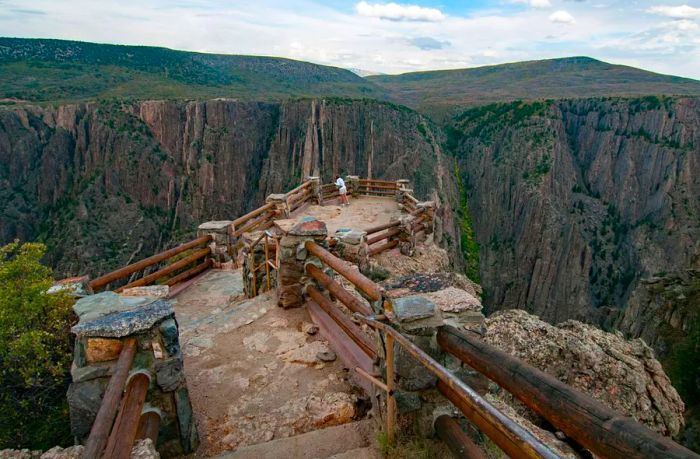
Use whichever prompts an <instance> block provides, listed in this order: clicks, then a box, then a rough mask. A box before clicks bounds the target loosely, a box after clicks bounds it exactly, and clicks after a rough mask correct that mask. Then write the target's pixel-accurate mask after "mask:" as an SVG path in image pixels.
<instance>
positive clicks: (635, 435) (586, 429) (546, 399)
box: [304, 223, 699, 458]
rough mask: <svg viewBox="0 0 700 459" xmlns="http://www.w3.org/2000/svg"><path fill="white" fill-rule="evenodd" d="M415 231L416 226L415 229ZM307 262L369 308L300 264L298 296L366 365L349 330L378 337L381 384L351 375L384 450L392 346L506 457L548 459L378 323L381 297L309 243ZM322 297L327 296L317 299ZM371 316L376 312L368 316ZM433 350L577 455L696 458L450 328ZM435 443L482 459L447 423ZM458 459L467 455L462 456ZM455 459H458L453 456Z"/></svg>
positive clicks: (362, 345)
mask: <svg viewBox="0 0 700 459" xmlns="http://www.w3.org/2000/svg"><path fill="white" fill-rule="evenodd" d="M418 224H419V225H420V223H418ZM393 228H395V226H394V224H387V225H382V226H379V227H376V228H372V229H371V231H372V234H374V233H377V232H380V231H384V230H391V229H393ZM304 247H305V248H306V250H307V251H308V252H309V254H311V255H313V256H315V257H317V258H318V259H319V260H320V261H321V262H322V263H323V264H324V265H325V266H327V267H329V268H331V269H332V270H333V271H335V272H336V273H337V274H339V275H340V276H342V277H344V278H345V279H346V280H347V281H348V282H350V284H352V285H353V286H354V287H355V288H356V289H357V290H358V291H359V292H360V293H361V294H362V296H363V297H365V299H367V301H369V302H370V304H371V305H373V306H372V307H368V306H367V305H366V304H365V302H363V301H361V300H360V299H359V298H358V297H357V296H355V295H353V294H351V293H350V292H348V291H347V290H346V289H345V288H344V287H343V286H342V285H341V284H340V283H339V282H337V281H336V280H334V279H333V278H332V277H331V276H329V275H328V274H326V272H324V270H323V269H321V268H319V267H318V266H316V265H314V264H312V263H307V264H306V265H305V270H306V274H307V275H308V276H309V277H310V278H311V279H313V280H314V281H316V283H317V285H318V287H317V286H314V285H308V286H307V287H306V294H307V295H308V297H309V299H310V300H311V301H312V302H313V303H315V304H317V305H318V306H319V307H320V308H321V309H322V310H323V311H324V312H325V313H326V314H327V316H328V317H329V318H330V319H332V321H333V322H334V323H335V324H336V325H337V330H339V333H342V334H344V335H346V336H347V337H348V338H349V339H350V340H351V341H352V342H353V343H355V344H356V345H357V347H358V348H359V349H361V351H362V353H363V354H364V355H366V356H367V357H368V358H369V359H371V360H372V361H374V362H375V363H377V362H378V356H379V354H380V353H379V352H378V349H377V344H375V343H381V342H382V339H380V340H376V341H375V340H372V339H369V337H368V336H367V334H366V333H365V332H364V331H362V330H361V328H360V327H358V325H357V323H356V322H359V323H364V324H366V325H368V326H369V327H371V328H373V329H375V330H377V331H379V332H381V335H382V337H383V342H384V349H383V355H384V360H385V365H386V382H384V381H381V380H380V379H379V374H378V373H376V372H370V371H366V370H365V369H363V368H360V367H357V368H354V369H353V370H354V373H355V374H356V375H358V377H361V378H364V379H365V380H366V381H368V382H370V383H371V384H373V385H374V386H375V387H378V388H379V389H381V390H383V391H385V392H386V395H387V399H386V400H387V405H386V406H387V432H388V435H389V441H390V443H391V442H393V441H394V429H395V426H396V420H395V418H396V400H395V398H394V391H395V388H394V387H395V386H394V384H395V378H394V373H395V372H394V366H395V362H394V352H395V345H398V346H400V347H401V348H403V350H404V351H405V352H406V354H408V355H410V356H412V357H413V358H414V359H415V360H416V361H417V362H418V363H420V364H421V365H422V366H423V367H424V368H425V369H426V370H427V371H429V372H430V373H432V374H433V375H434V376H436V377H437V379H438V384H437V389H438V390H439V391H440V392H441V393H442V394H443V395H444V396H445V397H446V398H447V399H448V400H450V401H451V402H452V404H453V405H454V406H455V407H457V408H458V409H459V410H460V411H461V412H462V413H463V414H464V416H465V417H466V418H467V419H469V420H470V421H471V422H472V423H473V424H474V425H476V426H477V427H478V428H479V429H480V430H481V431H482V432H483V433H484V434H485V435H486V436H488V437H489V438H490V439H491V440H492V441H493V442H494V443H495V444H496V445H498V446H499V447H500V448H501V449H502V450H503V451H504V452H505V453H506V454H508V455H509V456H511V457H527V458H556V457H558V456H557V455H556V454H555V453H554V452H553V451H552V450H550V449H549V448H548V447H547V446H546V445H544V444H543V443H542V442H541V441H540V440H539V439H537V438H536V437H535V436H534V435H533V434H531V433H530V432H529V431H527V430H525V429H524V428H523V427H522V426H520V425H519V424H518V423H516V422H514V421H513V420H511V419H509V418H508V417H507V416H505V415H504V414H503V413H501V412H500V411H498V410H497V409H496V408H495V407H493V406H492V405H491V404H489V403H488V402H487V401H486V400H485V399H484V398H483V397H481V396H480V395H479V394H478V393H477V392H475V391H474V390H473V389H472V388H471V387H469V386H467V385H466V384H465V383H464V382H463V381H462V380H461V379H459V378H458V377H456V376H455V375H454V374H453V373H452V372H450V371H449V370H447V369H446V368H445V367H444V366H442V365H440V364H439V363H438V362H437V361H435V360H434V359H433V358H432V357H430V356H429V355H428V354H427V353H426V352H425V351H423V350H422V349H420V348H419V347H417V346H416V345H415V344H414V343H413V342H411V341H410V340H409V339H408V338H407V337H405V336H404V335H402V334H401V333H400V332H398V331H397V330H396V329H394V328H393V327H392V326H391V325H390V324H389V323H387V322H385V320H386V317H385V316H384V313H383V312H384V311H385V310H387V311H390V310H391V302H390V301H389V300H387V299H385V298H384V292H383V290H382V289H381V288H380V287H379V286H378V285H377V284H375V283H374V282H372V281H371V280H370V279H368V278H367V277H365V276H364V275H362V274H361V273H360V272H359V271H357V270H356V269H354V268H353V267H350V266H348V264H347V263H346V262H344V261H343V260H341V259H339V258H337V257H336V256H334V255H333V254H331V253H330V252H328V251H327V250H326V249H324V248H323V247H321V246H320V245H318V244H317V243H315V242H312V241H307V242H306V243H305V245H304ZM323 290H326V291H327V292H328V293H327V294H326V293H323ZM331 298H335V299H336V300H338V301H339V302H340V303H341V304H343V305H344V306H345V307H346V308H347V309H348V310H349V311H351V312H352V313H353V316H354V320H352V319H351V318H350V317H348V316H347V315H346V314H345V313H343V311H342V310H341V308H339V307H338V306H336V304H334V302H333V301H332V300H331ZM373 311H381V313H377V314H375V313H374V312H373ZM437 340H438V344H439V345H440V346H441V348H442V349H443V350H444V351H445V352H447V353H449V354H452V355H454V356H455V357H457V358H458V359H460V360H461V361H462V362H464V363H465V364H467V365H469V366H470V367H472V368H473V369H475V370H477V371H479V372H481V373H483V374H484V375H485V376H486V377H488V378H490V379H492V380H493V381H494V382H495V383H496V384H498V385H499V386H501V387H502V388H503V389H505V390H508V391H510V392H511V393H512V394H513V395H514V396H515V397H516V398H518V399H519V400H521V401H522V402H523V403H525V405H527V406H528V407H530V408H531V409H532V410H533V411H535V412H537V413H538V414H540V415H541V416H543V417H544V418H545V419H547V420H548V421H549V422H550V423H551V424H552V425H553V426H555V427H556V428H557V429H558V430H561V431H562V432H564V433H565V434H566V435H567V436H568V437H569V438H570V439H571V440H573V441H574V442H576V443H578V445H579V447H582V448H586V449H588V450H590V451H592V452H593V453H594V454H596V455H598V456H599V457H605V458H619V457H623V458H656V457H669V458H698V457H699V456H698V455H696V454H695V453H693V452H691V451H690V450H688V449H686V448H684V447H683V446H681V445H678V444H677V443H675V442H674V441H673V440H672V439H670V438H667V437H663V436H661V435H660V434H657V433H656V432H653V431H651V430H650V429H648V428H647V427H645V426H643V425H642V424H640V423H638V422H637V421H635V420H634V419H632V418H630V417H628V416H623V415H621V414H619V413H616V412H615V411H613V410H612V409H610V408H607V407H605V406H604V405H602V404H601V403H600V402H598V401H596V400H595V399H593V398H592V397H590V396H588V395H586V394H583V393H581V392H579V391H577V390H575V389H573V388H572V387H570V386H567V385H566V384H564V383H562V382H561V381H559V380H557V379H556V378H554V377H552V376H550V375H547V374H545V373H543V372H542V371H540V370H537V369H536V368H534V367H532V366H530V365H528V364H526V363H524V362H522V361H520V360H518V359H517V358H515V357H512V356H510V355H509V354H507V353H505V352H502V351H500V350H497V349H495V348H493V347H492V346H489V345H488V344H486V343H484V342H482V341H481V340H479V339H478V338H476V337H472V336H470V335H467V334H465V333H464V332H462V331H458V330H457V329H455V328H453V327H450V326H442V327H440V328H439V329H438V335H437ZM435 428H436V430H437V432H438V435H439V436H440V437H441V438H443V439H444V440H445V441H446V443H447V444H448V446H449V447H450V448H451V449H452V450H453V451H455V452H456V455H457V457H477V458H480V457H483V453H481V452H480V451H479V450H478V447H476V445H474V443H473V442H472V441H471V440H470V439H469V438H468V437H467V436H466V435H465V434H464V433H463V432H462V431H461V430H460V428H459V426H458V425H457V424H456V423H455V422H453V421H451V420H450V419H444V418H443V419H441V420H439V422H437V421H436V423H435ZM465 451H471V453H469V455H468V456H464V454H465ZM460 455H461V456H460Z"/></svg>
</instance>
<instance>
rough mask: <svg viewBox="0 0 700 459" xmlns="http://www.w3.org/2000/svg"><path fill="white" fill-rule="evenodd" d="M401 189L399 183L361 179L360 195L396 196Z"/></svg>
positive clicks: (359, 184)
mask: <svg viewBox="0 0 700 459" xmlns="http://www.w3.org/2000/svg"><path fill="white" fill-rule="evenodd" d="M398 189H399V183H398V182H392V181H388V180H371V179H360V180H359V182H358V190H357V192H358V194H364V195H370V196H395V195H396V191H397V190H398Z"/></svg>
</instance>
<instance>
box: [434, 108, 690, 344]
mask: <svg viewBox="0 0 700 459" xmlns="http://www.w3.org/2000/svg"><path fill="white" fill-rule="evenodd" d="M448 133H449V139H448V140H449V142H448V143H450V145H451V148H452V149H453V150H454V151H455V152H456V155H457V157H458V160H459V164H460V170H461V173H462V181H463V182H464V183H465V189H466V196H467V201H468V204H469V209H470V211H471V217H472V220H473V225H474V230H475V233H476V236H477V240H478V242H479V244H480V247H481V251H480V256H481V258H480V268H481V269H480V270H481V280H482V285H483V287H484V289H485V292H486V305H487V307H488V308H490V309H491V310H495V309H525V310H527V311H529V312H533V313H535V314H538V315H540V316H542V317H543V318H544V319H546V320H548V321H551V322H558V321H563V320H567V319H572V318H573V319H582V320H586V321H595V322H598V323H607V324H612V323H614V322H615V321H616V320H617V319H616V316H617V311H616V310H615V308H617V307H622V308H624V306H625V305H626V304H627V303H628V301H629V298H630V297H631V296H633V294H634V292H635V291H636V290H637V289H638V288H639V286H640V280H641V279H644V278H648V277H651V276H653V275H654V274H657V273H663V272H671V271H674V270H678V269H686V268H690V267H696V266H697V263H698V254H699V251H700V246H699V245H698V236H700V201H699V200H698V196H700V181H699V180H698V178H697V177H698V174H699V173H700V155H699V152H700V100H699V99H694V98H656V97H646V98H642V99H590V100H576V101H558V102H552V101H549V102H535V103H528V104H525V103H520V102H515V103H513V104H502V105H491V106H486V107H480V108H477V109H473V110H469V111H467V112H464V113H463V114H462V115H460V116H459V117H457V118H456V119H455V122H454V125H453V126H452V127H451V128H450V129H449V131H448ZM622 325H623V330H624V331H633V330H634V329H635V328H634V327H633V326H631V325H630V321H629V320H627V321H623V322H622Z"/></svg>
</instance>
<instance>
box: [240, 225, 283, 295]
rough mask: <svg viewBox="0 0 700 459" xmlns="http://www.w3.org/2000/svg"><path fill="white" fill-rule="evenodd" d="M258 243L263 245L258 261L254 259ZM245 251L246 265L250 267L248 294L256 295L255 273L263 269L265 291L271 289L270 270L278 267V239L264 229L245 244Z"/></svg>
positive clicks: (276, 269) (277, 269)
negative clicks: (250, 277) (261, 256)
mask: <svg viewBox="0 0 700 459" xmlns="http://www.w3.org/2000/svg"><path fill="white" fill-rule="evenodd" d="M258 245H262V247H263V254H264V255H263V256H264V258H263V260H262V261H261V262H260V263H258V262H257V260H256V256H255V254H256V248H257V246H258ZM246 251H247V254H248V266H249V267H250V272H249V273H248V275H250V276H252V278H253V279H252V282H251V284H250V286H251V291H250V292H249V296H250V297H251V298H253V297H256V296H257V295H258V293H259V292H258V282H257V275H258V272H259V271H262V270H264V271H265V286H266V291H269V290H271V289H272V281H273V278H272V272H273V271H279V267H280V260H279V255H280V249H279V239H278V238H276V237H275V236H273V235H272V234H271V233H270V232H269V231H267V230H265V231H264V232H263V234H261V235H260V237H258V238H257V239H256V240H255V241H253V242H252V243H250V244H248V245H246Z"/></svg>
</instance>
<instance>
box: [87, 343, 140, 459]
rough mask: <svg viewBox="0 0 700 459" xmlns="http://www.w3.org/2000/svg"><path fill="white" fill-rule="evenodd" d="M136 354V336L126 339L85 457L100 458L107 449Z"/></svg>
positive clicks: (98, 412)
mask: <svg viewBox="0 0 700 459" xmlns="http://www.w3.org/2000/svg"><path fill="white" fill-rule="evenodd" d="M135 355H136V338H128V339H126V340H125V341H124V345H123V347H122V350H121V352H120V353H119V358H118V359H117V363H116V365H115V366H114V372H113V373H112V377H111V378H110V379H109V382H108V383H107V389H106V390H105V394H104V396H103V397H102V403H100V409H99V410H98V411H97V415H96V416H95V421H94V422H93V423H92V428H91V429H90V435H89V436H88V439H87V442H86V443H85V451H84V453H83V457H87V458H98V457H100V456H101V454H102V451H103V450H104V449H105V446H106V444H107V439H108V436H109V432H110V430H111V428H112V423H113V422H114V417H115V416H116V414H117V410H118V409H119V400H120V399H121V396H122V391H123V390H124V384H125V383H126V378H127V377H128V376H129V369H130V368H131V364H132V363H133V362H134V356H135Z"/></svg>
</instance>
